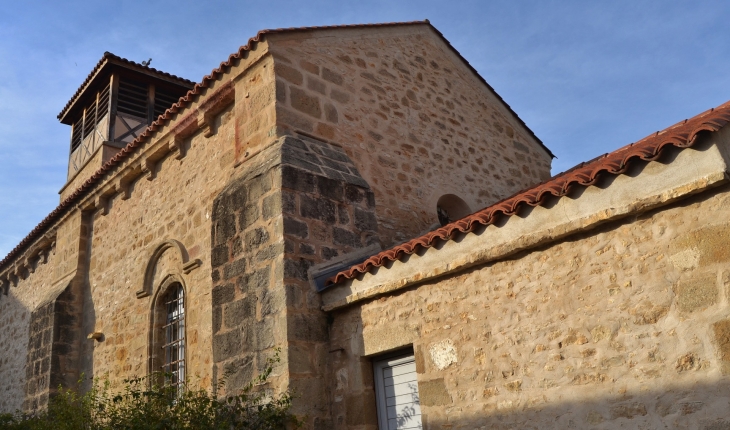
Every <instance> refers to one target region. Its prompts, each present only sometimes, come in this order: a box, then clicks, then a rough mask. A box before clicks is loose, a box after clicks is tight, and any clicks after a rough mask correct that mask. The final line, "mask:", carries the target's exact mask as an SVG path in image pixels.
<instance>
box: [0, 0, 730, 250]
mask: <svg viewBox="0 0 730 430" xmlns="http://www.w3.org/2000/svg"><path fill="white" fill-rule="evenodd" d="M424 18H428V19H430V20H431V23H432V24H433V25H435V26H436V28H438V29H439V30H440V31H441V32H442V33H443V34H444V35H445V36H446V38H447V39H449V40H450V41H451V43H452V44H453V45H454V46H455V47H456V49H458V50H459V51H460V52H461V53H462V55H463V56H464V57H465V58H466V59H467V60H468V61H469V62H470V63H471V64H472V65H473V66H474V67H475V68H476V69H477V70H478V71H479V73H480V74H481V75H482V76H483V77H484V78H485V79H486V80H487V81H488V82H489V83H490V84H491V85H492V86H493V87H494V88H495V90H496V91H497V92H498V93H499V94H500V95H501V96H502V97H503V98H504V99H505V100H506V101H507V103H508V104H510V105H511V106H512V108H513V109H514V110H515V111H516V112H517V113H518V115H520V117H521V118H522V119H523V120H524V121H525V122H526V123H527V125H528V126H529V127H530V128H531V129H532V130H533V131H534V132H535V133H536V134H537V136H538V137H540V138H541V139H542V140H543V142H544V143H545V144H546V145H547V146H548V147H549V148H550V149H551V150H552V151H553V152H554V153H555V154H556V155H557V156H558V159H556V160H554V163H553V166H554V167H553V173H558V172H560V171H563V170H565V169H567V168H569V167H571V166H573V165H575V164H577V163H579V162H581V161H584V160H588V159H590V158H593V157H595V156H597V155H600V154H603V153H605V152H609V151H611V150H613V149H616V148H618V147H620V146H623V145H625V144H627V143H630V142H633V141H636V140H638V139H640V138H642V137H644V136H646V135H648V134H650V133H652V132H654V131H656V130H659V129H662V128H665V127H667V126H669V125H671V124H674V123H675V122H677V121H679V120H682V119H685V118H688V117H691V116H694V115H695V114H697V113H699V112H701V111H704V110H706V109H708V108H711V107H714V106H717V105H719V104H722V103H724V102H725V101H727V100H730V73H729V72H728V70H730V30H729V29H730V26H729V25H728V22H730V2H727V1H719V0H718V1H691V2H690V1H671V2H670V1H641V0H633V1H610V2H609V1H600V2H599V1H589V0H582V1H549V0H535V1H526V0H525V1H521V0H511V1H501V0H500V1H486V0H483V1H458V0H452V1H443V0H441V1H397V2H396V1H368V0H359V1H345V0H340V1H325V0H310V1H288V0H287V1H284V0H267V1H256V2H254V1H248V0H246V1H244V0H239V1H216V0H206V1H203V0H197V1H188V0H177V1H155V0H147V1H144V2H143V1H124V0H119V1H115V2H111V1H103V0H102V1H98V0H97V1H50V0H49V1H34V0H27V1H23V2H15V3H14V4H13V5H12V7H5V8H4V11H3V14H2V15H0V162H1V163H2V164H0V258H1V257H2V256H4V255H5V254H7V253H8V252H9V251H10V250H11V249H12V248H13V247H14V246H15V245H16V244H17V243H18V242H19V241H20V240H21V239H22V238H23V237H25V236H26V234H27V233H28V232H30V230H31V229H32V228H33V227H34V226H35V225H36V224H37V223H38V222H40V221H41V220H42V219H43V218H44V217H45V216H46V215H47V214H48V213H49V212H50V211H52V210H53V209H54V208H55V207H56V206H57V205H58V203H59V197H58V190H60V188H61V187H62V186H63V184H64V181H65V172H66V166H67V162H68V147H69V133H70V127H68V126H65V125H62V124H60V123H58V121H57V120H56V115H57V114H58V112H59V111H60V110H61V108H62V107H63V106H64V105H65V104H66V102H67V101H68V99H69V98H70V97H71V95H73V93H74V92H75V90H76V88H77V87H78V86H79V84H80V83H81V82H82V81H83V79H84V78H85V77H86V75H87V74H88V73H89V71H90V70H91V68H92V67H93V66H94V65H95V64H96V62H97V61H98V60H99V58H101V55H102V54H103V52H104V51H111V52H113V53H115V54H117V55H120V56H122V57H126V58H129V59H131V60H134V61H138V62H139V61H143V60H146V59H147V58H149V57H152V59H153V60H152V66H153V67H155V68H158V69H160V70H164V71H166V72H170V73H173V74H176V75H178V76H182V77H185V78H188V79H191V80H193V81H200V79H201V78H202V77H203V76H204V75H206V74H208V73H209V72H210V71H211V70H212V69H213V68H215V67H217V65H218V64H219V63H220V62H221V61H223V60H225V59H226V58H227V57H228V55H229V54H230V53H232V52H234V51H235V50H236V49H237V48H238V47H239V46H240V45H243V44H245V43H246V41H247V40H248V38H249V37H251V36H253V35H255V34H256V32H257V31H258V30H260V29H263V28H274V27H295V26H310V25H331V24H352V23H366V22H390V21H411V20H420V19H424Z"/></svg>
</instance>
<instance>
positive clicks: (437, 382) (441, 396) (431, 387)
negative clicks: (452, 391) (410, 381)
mask: <svg viewBox="0 0 730 430" xmlns="http://www.w3.org/2000/svg"><path fill="white" fill-rule="evenodd" d="M418 395H419V397H420V400H421V404H422V405H423V406H444V405H448V404H450V403H451V396H449V392H448V390H447V389H446V384H445V383H444V380H443V378H439V379H432V380H430V381H419V382H418Z"/></svg>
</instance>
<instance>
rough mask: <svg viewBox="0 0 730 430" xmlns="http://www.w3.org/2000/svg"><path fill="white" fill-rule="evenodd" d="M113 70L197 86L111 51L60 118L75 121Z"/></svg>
mask: <svg viewBox="0 0 730 430" xmlns="http://www.w3.org/2000/svg"><path fill="white" fill-rule="evenodd" d="M113 72H121V73H124V74H127V75H130V76H132V77H136V78H143V79H144V80H145V81H149V80H153V81H157V82H164V83H167V84H169V85H173V86H177V87H184V88H187V89H191V88H193V86H195V82H193V81H189V80H187V79H184V78H181V77H179V76H175V75H171V74H170V73H166V72H163V71H160V70H157V69H154V68H152V67H149V66H145V65H142V64H139V63H135V62H134V61H130V60H127V59H126V58H122V57H119V56H117V55H114V54H112V53H111V52H105V53H104V55H103V56H102V57H101V60H99V62H98V63H96V66H94V68H93V69H92V70H91V73H89V75H88V76H87V77H86V79H85V80H84V82H83V83H82V84H81V86H79V88H78V89H77V90H76V92H75V93H74V95H73V96H72V97H71V99H70V100H69V101H68V103H66V106H64V108H63V109H62V110H61V112H60V113H59V114H58V120H59V121H61V123H63V124H68V125H70V124H71V123H72V121H73V120H72V118H73V117H75V115H74V113H76V111H77V110H79V109H83V107H84V105H85V101H86V100H85V99H86V98H87V95H89V94H91V93H93V90H94V89H96V88H97V87H99V86H100V85H105V84H106V83H107V82H108V77H109V75H111V74H112V73H113Z"/></svg>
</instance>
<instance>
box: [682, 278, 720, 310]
mask: <svg viewBox="0 0 730 430" xmlns="http://www.w3.org/2000/svg"><path fill="white" fill-rule="evenodd" d="M718 293H719V289H718V286H717V276H716V275H715V274H709V275H704V276H701V277H697V278H692V279H687V280H683V281H680V283H679V287H677V307H678V308H679V309H680V310H682V311H684V312H693V311H697V310H701V309H704V308H706V307H708V306H711V305H714V304H715V302H717V296H718Z"/></svg>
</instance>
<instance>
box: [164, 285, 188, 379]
mask: <svg viewBox="0 0 730 430" xmlns="http://www.w3.org/2000/svg"><path fill="white" fill-rule="evenodd" d="M184 295H185V292H184V290H183V287H182V285H180V284H176V285H174V286H173V287H172V291H170V292H169V293H168V295H167V297H166V300H165V307H166V308H167V320H166V324H165V325H164V326H163V327H162V330H163V331H164V332H165V344H164V345H163V346H162V349H163V350H164V353H165V362H164V364H163V365H162V371H163V372H164V373H165V375H166V376H165V378H166V381H165V382H166V383H167V384H168V385H171V386H173V387H176V388H177V389H178V391H180V389H182V386H183V384H184V382H185V306H184V298H185V297H184Z"/></svg>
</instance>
